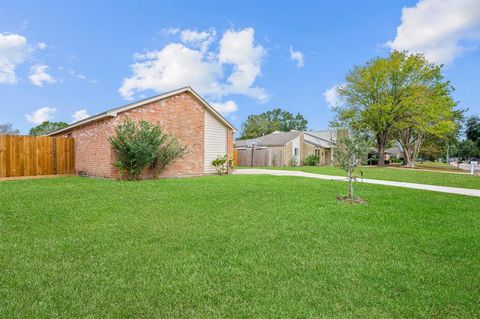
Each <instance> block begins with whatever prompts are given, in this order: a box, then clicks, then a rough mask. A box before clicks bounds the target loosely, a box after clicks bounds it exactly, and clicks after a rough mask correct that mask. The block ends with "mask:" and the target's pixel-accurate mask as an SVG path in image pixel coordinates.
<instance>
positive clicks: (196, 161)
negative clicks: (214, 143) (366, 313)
mask: <svg viewBox="0 0 480 319" xmlns="http://www.w3.org/2000/svg"><path fill="white" fill-rule="evenodd" d="M204 112H207V111H206V110H205V108H204V107H203V105H202V104H201V103H200V102H199V101H198V100H197V99H196V98H195V97H194V96H193V95H192V94H190V93H188V92H184V93H180V94H177V95H174V96H171V97H168V98H165V99H163V100H160V101H157V102H152V103H150V104H147V105H144V106H142V107H138V108H135V109H131V110H128V111H126V112H122V113H119V114H118V116H117V117H112V118H107V119H104V120H101V121H96V122H92V123H88V124H86V125H84V126H81V127H77V128H74V129H72V130H71V131H68V132H66V133H61V134H60V135H59V136H70V135H69V133H70V134H71V137H73V138H75V170H76V172H77V173H80V172H85V173H86V174H87V175H92V176H101V177H110V178H112V177H113V178H116V177H118V175H117V171H116V168H115V167H114V166H113V163H114V161H115V153H114V151H113V149H112V147H111V145H110V143H109V142H108V136H110V135H112V134H113V132H114V127H115V126H116V125H117V124H120V123H123V121H124V120H125V118H127V117H129V118H131V119H133V120H141V119H143V120H146V121H149V122H151V123H154V124H160V125H161V126H162V127H163V128H164V131H165V132H167V133H170V134H172V135H174V136H175V137H176V138H177V139H178V140H179V142H180V143H181V144H182V145H185V146H187V149H188V153H187V154H186V155H185V156H184V157H183V158H181V159H177V160H175V161H174V162H173V163H171V164H170V165H169V166H167V168H166V170H165V171H164V172H163V173H162V175H161V176H162V177H173V176H194V175H202V174H203V173H204V162H203V161H204V116H205V113H204ZM227 141H228V144H227V154H228V156H229V157H231V156H233V132H232V130H231V129H229V130H228V134H227ZM151 176H152V172H151V171H149V170H146V171H145V172H144V174H142V177H143V178H149V177H151Z"/></svg>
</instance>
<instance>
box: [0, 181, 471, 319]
mask: <svg viewBox="0 0 480 319" xmlns="http://www.w3.org/2000/svg"><path fill="white" fill-rule="evenodd" d="M345 190H346V183H344V182H335V181H324V180H314V179H308V178H298V177H274V176H224V177H215V176H212V177H200V178H185V179H170V180H157V181H144V182H119V181H110V180H102V179H89V178H80V177H70V178H55V179H41V180H29V181H12V182H0V318H74V317H75V318H86V317H87V318H107V317H110V318H119V317H122V318H157V317H166V318H174V317H178V318H184V317H196V318H212V317H231V318H232V317H235V318H238V317H241V318H242V317H243V318H265V317H285V318H292V317H315V318H322V317H323V318H422V317H423V318H432V317H435V318H446V317H451V318H453V317H455V318H475V317H477V318H478V316H479V314H480V303H479V300H480V250H479V247H480V227H479V225H480V214H479V207H480V199H478V198H474V197H467V196H457V195H449V194H441V193H433V192H424V191H417V190H409V189H401V188H389V187H385V186H378V185H359V187H358V189H357V194H359V195H361V196H362V197H363V198H365V199H366V200H367V201H368V203H367V204H366V205H350V204H344V203H340V202H338V201H337V200H336V199H335V196H336V195H337V194H341V193H345Z"/></svg>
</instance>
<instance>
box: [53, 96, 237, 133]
mask: <svg viewBox="0 0 480 319" xmlns="http://www.w3.org/2000/svg"><path fill="white" fill-rule="evenodd" d="M183 92H190V93H191V94H192V95H193V96H195V97H196V98H197V99H198V100H199V101H200V102H201V103H202V104H203V106H204V107H205V108H206V109H207V110H208V111H210V112H211V113H212V114H213V115H214V116H215V117H216V118H217V119H218V120H219V121H220V122H222V123H223V124H224V125H225V126H227V127H229V128H231V129H232V131H233V132H237V129H236V128H235V126H233V125H232V124H231V123H230V122H228V121H227V120H226V119H225V118H224V117H223V116H222V115H221V114H220V113H219V112H218V111H217V110H215V109H214V108H213V107H212V106H211V105H210V104H208V102H207V101H205V99H203V98H202V97H201V96H200V95H199V94H198V93H197V92H195V91H194V90H193V89H192V88H191V87H190V86H186V87H183V88H180V89H177V90H173V91H170V92H167V93H164V94H161V95H157V96H154V97H151V98H148V99H144V100H140V101H137V102H134V103H130V104H127V105H124V106H121V107H118V108H114V109H111V110H109V111H106V112H103V113H100V114H97V115H94V116H91V117H88V118H86V119H83V120H80V121H78V122H76V123H73V124H71V125H69V126H67V127H64V128H62V129H59V130H56V131H54V132H51V133H49V134H47V136H52V135H56V134H59V133H63V132H66V131H68V130H71V129H73V128H75V127H78V126H81V125H84V124H87V123H90V122H93V121H98V120H100V119H102V118H105V117H116V116H117V115H118V113H121V112H125V111H128V110H131V109H134V108H137V107H140V106H142V105H145V104H148V103H152V102H156V101H160V100H163V99H166V98H169V97H171V96H174V95H177V94H179V93H183Z"/></svg>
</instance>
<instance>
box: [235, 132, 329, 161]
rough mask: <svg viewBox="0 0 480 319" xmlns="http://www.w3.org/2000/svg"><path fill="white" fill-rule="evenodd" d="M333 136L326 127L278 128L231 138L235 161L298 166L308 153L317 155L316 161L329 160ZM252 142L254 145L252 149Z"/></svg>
mask: <svg viewBox="0 0 480 319" xmlns="http://www.w3.org/2000/svg"><path fill="white" fill-rule="evenodd" d="M334 142H335V139H334V134H333V132H332V131H330V130H323V131H308V132H302V131H295V130H292V131H290V132H279V131H275V132H273V133H271V134H268V135H264V136H261V137H258V138H256V139H250V140H240V141H236V142H235V149H236V151H237V152H238V163H237V164H238V165H241V166H242V165H245V166H249V165H251V164H252V160H253V165H254V166H298V165H301V163H302V161H303V160H304V159H305V158H306V157H307V156H309V155H312V154H314V155H317V156H318V157H319V163H318V164H319V165H326V164H331V163H332V161H333V152H332V148H333V145H334ZM252 145H255V149H254V150H253V148H252Z"/></svg>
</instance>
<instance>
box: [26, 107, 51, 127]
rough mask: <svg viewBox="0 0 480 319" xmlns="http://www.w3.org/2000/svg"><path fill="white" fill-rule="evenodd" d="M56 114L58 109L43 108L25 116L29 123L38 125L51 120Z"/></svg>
mask: <svg viewBox="0 0 480 319" xmlns="http://www.w3.org/2000/svg"><path fill="white" fill-rule="evenodd" d="M55 112H57V109H56V108H53V107H42V108H39V109H38V110H36V111H34V112H32V113H30V114H25V117H26V118H27V121H29V122H32V123H33V124H36V125H38V124H41V123H43V122H45V121H49V120H51V119H52V118H53V115H54V114H55Z"/></svg>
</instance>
